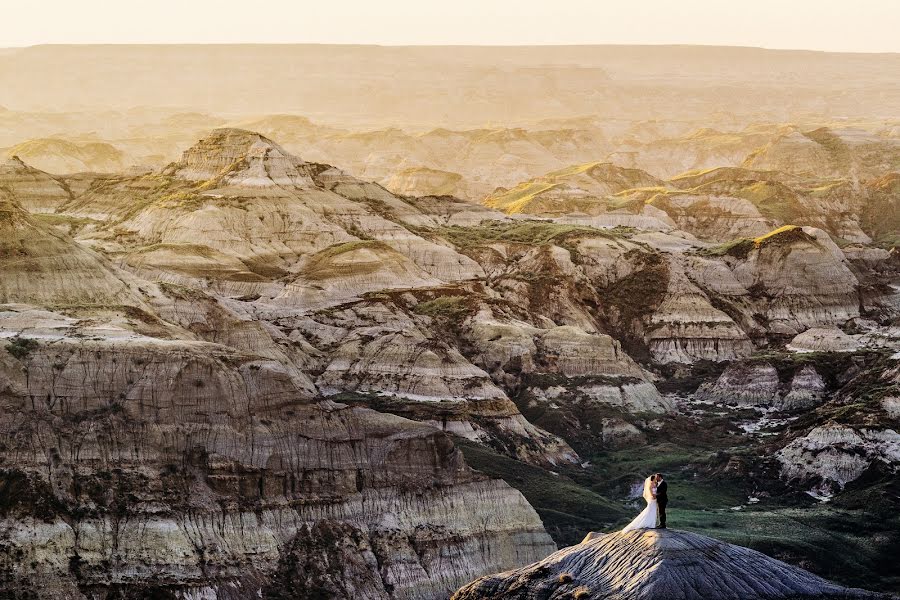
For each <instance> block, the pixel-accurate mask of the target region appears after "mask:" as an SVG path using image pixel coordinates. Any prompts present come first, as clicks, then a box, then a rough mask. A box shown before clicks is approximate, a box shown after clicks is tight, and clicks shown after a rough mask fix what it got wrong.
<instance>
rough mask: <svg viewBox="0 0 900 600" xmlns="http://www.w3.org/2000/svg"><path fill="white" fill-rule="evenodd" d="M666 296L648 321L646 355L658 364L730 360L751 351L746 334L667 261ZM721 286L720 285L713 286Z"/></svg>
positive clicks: (684, 269)
mask: <svg viewBox="0 0 900 600" xmlns="http://www.w3.org/2000/svg"><path fill="white" fill-rule="evenodd" d="M668 272H669V281H668V288H667V290H666V296H665V298H664V300H663V301H662V303H661V304H660V306H659V307H658V308H657V309H656V310H655V311H654V313H653V314H652V316H651V317H650V325H649V332H648V335H647V340H648V344H649V347H650V352H651V354H652V355H653V358H654V359H655V360H657V361H659V362H662V363H667V362H681V363H691V362H694V361H696V360H700V359H705V360H713V361H723V360H733V359H735V358H741V357H744V356H748V355H749V354H750V352H751V351H752V349H753V346H752V344H751V343H750V339H749V338H748V336H747V334H746V333H745V332H744V331H743V330H741V329H740V328H739V327H738V326H737V324H736V323H735V322H734V321H733V320H732V319H731V317H729V316H728V315H727V314H725V313H724V312H722V311H721V310H719V309H717V308H715V307H713V305H712V303H711V302H710V300H709V297H708V296H707V295H706V294H705V293H704V292H703V291H702V290H701V289H700V288H698V287H697V286H696V285H695V284H694V283H693V282H692V281H691V279H690V277H689V276H688V273H689V267H686V266H685V265H684V264H683V263H682V261H681V260H679V259H678V258H673V259H672V260H670V261H669V270H668ZM716 283H717V284H719V285H721V283H720V282H716Z"/></svg>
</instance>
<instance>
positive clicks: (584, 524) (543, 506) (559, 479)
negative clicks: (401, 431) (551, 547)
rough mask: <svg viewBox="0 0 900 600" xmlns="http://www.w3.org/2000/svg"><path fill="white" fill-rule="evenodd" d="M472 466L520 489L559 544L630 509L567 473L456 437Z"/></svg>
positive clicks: (619, 517)
mask: <svg viewBox="0 0 900 600" xmlns="http://www.w3.org/2000/svg"><path fill="white" fill-rule="evenodd" d="M456 444H457V446H458V447H459V448H460V449H461V450H462V451H463V454H464V455H465V457H466V462H468V463H469V465H471V466H472V468H474V469H477V470H479V471H481V472H482V473H486V474H488V475H490V476H492V477H499V478H500V479H503V480H504V481H506V482H507V483H508V484H510V485H511V486H512V487H514V488H516V489H518V490H519V491H520V492H522V494H523V495H524V496H525V498H526V499H527V500H528V502H530V503H531V505H532V506H533V507H534V508H535V510H536V511H537V512H538V514H539V515H540V517H541V520H542V521H543V522H544V527H545V528H546V529H547V532H548V533H549V534H550V535H551V536H552V537H553V539H554V540H555V541H556V542H557V543H558V544H560V545H570V544H575V543H578V542H580V541H581V539H582V538H583V537H584V535H585V534H586V533H587V532H588V531H601V530H604V529H607V528H609V527H610V526H611V525H612V524H613V523H617V522H620V521H622V520H623V519H624V518H625V516H626V515H627V514H628V510H627V509H626V508H625V507H623V506H621V505H619V504H617V503H615V502H612V501H610V500H608V499H606V498H604V497H603V496H601V495H600V494H597V493H596V492H594V491H592V490H590V489H588V488H586V487H583V486H580V485H578V484H577V483H575V482H574V481H572V480H571V479H570V478H569V477H566V475H564V474H558V475H554V474H553V473H551V472H549V471H546V470H544V469H541V468H539V467H535V466H532V465H528V464H525V463H523V462H519V461H517V460H514V459H512V458H508V457H506V456H503V455H500V454H497V453H496V452H494V451H492V450H491V449H489V448H487V447H485V446H482V445H480V444H476V443H474V442H469V441H466V440H461V439H457V440H456Z"/></svg>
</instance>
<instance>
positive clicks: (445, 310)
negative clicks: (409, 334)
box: [413, 296, 472, 320]
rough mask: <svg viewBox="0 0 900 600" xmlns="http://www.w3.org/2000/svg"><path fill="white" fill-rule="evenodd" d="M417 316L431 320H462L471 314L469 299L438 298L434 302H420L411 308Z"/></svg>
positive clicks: (464, 297)
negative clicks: (423, 316) (430, 318)
mask: <svg viewBox="0 0 900 600" xmlns="http://www.w3.org/2000/svg"><path fill="white" fill-rule="evenodd" d="M413 312H414V313H416V314H417V315H426V316H429V317H432V318H443V319H454V320H455V319H462V318H464V317H466V316H468V315H469V314H471V312H472V307H471V306H470V303H469V299H468V298H467V297H466V296H439V297H437V298H435V299H434V300H428V301H426V302H420V303H419V304H417V305H416V306H415V307H413Z"/></svg>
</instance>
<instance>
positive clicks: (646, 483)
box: [643, 477, 653, 503]
mask: <svg viewBox="0 0 900 600" xmlns="http://www.w3.org/2000/svg"><path fill="white" fill-rule="evenodd" d="M650 486H651V482H650V478H649V477H648V478H647V479H645V480H644V493H643V496H644V500H646V501H647V502H648V503H649V502H650V501H651V500H653V492H652V491H651V490H650Z"/></svg>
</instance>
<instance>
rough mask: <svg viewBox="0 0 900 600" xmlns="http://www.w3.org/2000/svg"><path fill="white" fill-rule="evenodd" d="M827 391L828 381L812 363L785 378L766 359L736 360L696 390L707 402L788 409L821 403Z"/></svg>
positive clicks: (698, 396) (699, 396) (798, 408)
mask: <svg viewBox="0 0 900 600" xmlns="http://www.w3.org/2000/svg"><path fill="white" fill-rule="evenodd" d="M825 395H826V385H825V381H824V380H823V379H822V376H821V375H820V374H819V372H818V371H817V370H816V368H815V367H813V366H812V365H806V366H804V367H803V368H802V369H799V370H798V371H797V372H796V373H794V375H793V377H792V378H791V379H790V381H788V382H782V381H781V380H780V378H779V376H778V371H777V370H776V369H775V367H774V366H773V365H771V364H770V363H766V362H733V363H731V364H730V365H728V367H727V368H726V369H725V370H724V371H723V372H722V374H721V375H720V376H719V378H718V379H716V381H715V382H706V383H703V384H702V385H701V386H700V387H699V388H698V389H697V393H696V397H697V399H698V400H702V401H706V402H715V403H718V404H727V405H731V406H750V407H755V408H774V409H778V410H786V411H797V410H803V409H808V408H812V407H815V406H818V405H819V404H821V403H822V401H823V400H824V398H825Z"/></svg>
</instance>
